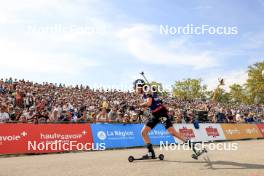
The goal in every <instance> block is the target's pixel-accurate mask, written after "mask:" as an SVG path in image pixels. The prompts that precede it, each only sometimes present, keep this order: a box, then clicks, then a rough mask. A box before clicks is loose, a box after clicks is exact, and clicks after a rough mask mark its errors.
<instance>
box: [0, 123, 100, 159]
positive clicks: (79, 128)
mask: <svg viewBox="0 0 264 176" xmlns="http://www.w3.org/2000/svg"><path fill="white" fill-rule="evenodd" d="M93 148H95V146H94V144H93V139H92V135H91V129H90V125H89V124H37V125H35V124H0V154H17V153H50V152H60V151H72V150H90V149H93Z"/></svg>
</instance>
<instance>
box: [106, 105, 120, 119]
mask: <svg viewBox="0 0 264 176" xmlns="http://www.w3.org/2000/svg"><path fill="white" fill-rule="evenodd" d="M117 118H118V112H117V106H114V107H113V108H112V109H111V111H110V112H109V113H108V119H109V120H110V121H116V120H117Z"/></svg>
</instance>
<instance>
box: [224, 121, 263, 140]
mask: <svg viewBox="0 0 264 176" xmlns="http://www.w3.org/2000/svg"><path fill="white" fill-rule="evenodd" d="M221 127H222V129H223V131H224V134H225V137H226V139H227V140H235V139H255V138H261V137H262V135H261V132H260V131H259V128H258V127H257V126H256V125H255V124H221Z"/></svg>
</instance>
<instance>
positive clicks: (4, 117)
mask: <svg viewBox="0 0 264 176" xmlns="http://www.w3.org/2000/svg"><path fill="white" fill-rule="evenodd" d="M8 121H9V114H8V113H7V106H6V105H4V104H2V105H1V110H0V122H8Z"/></svg>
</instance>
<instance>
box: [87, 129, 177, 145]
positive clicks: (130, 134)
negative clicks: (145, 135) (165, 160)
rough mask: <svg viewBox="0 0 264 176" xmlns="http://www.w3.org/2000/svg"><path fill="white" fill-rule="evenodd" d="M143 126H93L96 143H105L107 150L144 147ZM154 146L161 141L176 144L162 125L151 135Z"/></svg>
mask: <svg viewBox="0 0 264 176" xmlns="http://www.w3.org/2000/svg"><path fill="white" fill-rule="evenodd" d="M143 126H144V125H143V124H91V129H92V134H93V139H94V142H95V143H105V146H106V148H124V147H136V146H144V145H145V144H144V142H143V140H142V137H141V129H142V128H143ZM149 136H150V140H151V143H152V144H153V145H159V144H160V141H163V142H168V143H175V141H174V140H173V137H172V136H171V135H170V134H168V133H167V131H166V130H165V128H164V127H163V126H162V125H160V124H159V125H157V126H156V127H155V128H154V129H153V130H152V131H151V132H150V133H149Z"/></svg>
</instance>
